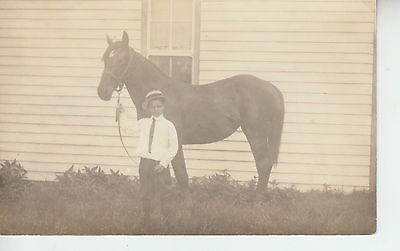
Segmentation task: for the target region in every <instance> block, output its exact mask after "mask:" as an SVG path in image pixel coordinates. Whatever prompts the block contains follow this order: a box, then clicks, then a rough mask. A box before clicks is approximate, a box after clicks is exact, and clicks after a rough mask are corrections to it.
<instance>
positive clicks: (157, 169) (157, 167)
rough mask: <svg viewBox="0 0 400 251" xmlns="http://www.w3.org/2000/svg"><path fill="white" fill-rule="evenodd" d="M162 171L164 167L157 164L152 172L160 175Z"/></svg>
mask: <svg viewBox="0 0 400 251" xmlns="http://www.w3.org/2000/svg"><path fill="white" fill-rule="evenodd" d="M164 169H165V167H164V166H163V165H161V164H157V165H156V166H155V167H154V171H156V173H161V172H162V171H163V170H164Z"/></svg>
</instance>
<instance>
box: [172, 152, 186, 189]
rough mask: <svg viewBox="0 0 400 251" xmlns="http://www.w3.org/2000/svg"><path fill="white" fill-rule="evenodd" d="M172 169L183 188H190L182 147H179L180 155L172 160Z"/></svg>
mask: <svg viewBox="0 0 400 251" xmlns="http://www.w3.org/2000/svg"><path fill="white" fill-rule="evenodd" d="M172 167H173V169H174V173H175V177H176V179H177V181H178V184H179V186H180V187H181V188H183V189H187V188H189V177H188V174H187V171H186V164H185V158H184V156H183V150H182V145H180V146H179V149H178V153H177V154H176V156H175V158H174V159H173V160H172Z"/></svg>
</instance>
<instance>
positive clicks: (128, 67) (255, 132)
mask: <svg viewBox="0 0 400 251" xmlns="http://www.w3.org/2000/svg"><path fill="white" fill-rule="evenodd" d="M107 42H108V45H109V46H108V48H107V49H106V51H105V52H104V55H103V60H104V65H105V66H104V72H103V75H102V77H101V81H100V84H99V86H98V88H97V93H98V96H99V97H100V98H101V99H102V100H106V101H107V100H110V99H111V97H112V93H113V91H115V90H116V91H118V90H120V89H121V88H122V87H123V86H124V85H125V86H126V88H127V89H128V92H129V95H130V97H131V99H132V101H133V103H134V104H135V107H136V111H137V118H138V119H140V118H143V117H145V116H146V115H147V114H146V111H144V110H143V109H142V106H141V104H142V102H143V101H144V98H145V95H146V94H147V93H148V92H149V91H152V90H161V91H162V92H163V93H164V94H165V96H167V98H168V101H167V103H166V107H165V117H166V118H167V119H169V120H171V121H172V122H173V123H174V124H175V126H176V129H177V133H178V140H179V150H178V154H177V155H176V157H175V158H174V159H173V161H172V166H173V169H174V172H175V176H176V178H177V180H178V183H179V184H180V185H181V186H182V187H187V186H188V175H187V171H186V165H185V159H184V156H183V151H182V145H186V144H207V143H212V142H216V141H220V140H223V139H225V138H226V137H228V136H230V135H231V134H232V133H234V132H235V131H236V130H237V129H238V128H239V126H241V128H242V131H243V133H244V134H245V135H246V137H247V140H248V141H249V144H250V147H251V151H252V153H253V155H254V159H255V162H256V167H257V171H258V189H264V188H265V187H266V186H267V184H268V179H269V176H270V173H271V169H272V166H273V164H275V163H276V162H277V159H278V154H279V145H280V141H281V133H282V125H283V119H284V100H283V96H282V94H281V92H280V91H279V90H278V88H276V87H275V86H274V85H272V84H271V83H269V82H267V81H264V80H261V79H259V78H257V77H254V76H251V75H237V76H233V77H230V78H227V79H224V80H220V81H217V82H214V83H209V84H204V85H188V84H185V83H181V82H179V81H176V80H174V79H171V78H170V77H168V76H166V75H165V74H163V73H162V72H161V71H160V70H159V69H158V68H157V67H156V66H155V65H154V64H153V63H151V62H150V61H148V60H147V59H146V58H145V57H143V56H142V55H140V54H139V53H137V52H135V51H134V50H133V49H132V48H130V47H129V38H128V34H127V33H126V32H124V33H123V36H122V40H121V41H117V42H112V41H111V40H110V39H109V38H107Z"/></svg>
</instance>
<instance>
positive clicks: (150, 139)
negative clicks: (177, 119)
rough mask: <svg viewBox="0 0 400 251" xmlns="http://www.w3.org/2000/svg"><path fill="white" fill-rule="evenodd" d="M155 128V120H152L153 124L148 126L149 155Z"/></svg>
mask: <svg viewBox="0 0 400 251" xmlns="http://www.w3.org/2000/svg"><path fill="white" fill-rule="evenodd" d="M155 126H156V119H155V118H153V122H151V126H150V134H149V153H151V145H152V144H153V137H154V127H155Z"/></svg>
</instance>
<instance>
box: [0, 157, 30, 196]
mask: <svg viewBox="0 0 400 251" xmlns="http://www.w3.org/2000/svg"><path fill="white" fill-rule="evenodd" d="M0 166H1V168H0V198H1V199H11V200H13V199H17V198H19V197H20V196H21V194H22V192H23V191H24V189H25V186H26V180H25V178H26V177H25V174H26V170H25V169H24V168H23V167H22V166H21V164H20V163H18V162H17V160H16V159H14V160H13V161H8V160H5V161H3V162H2V163H1V164H0Z"/></svg>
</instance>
